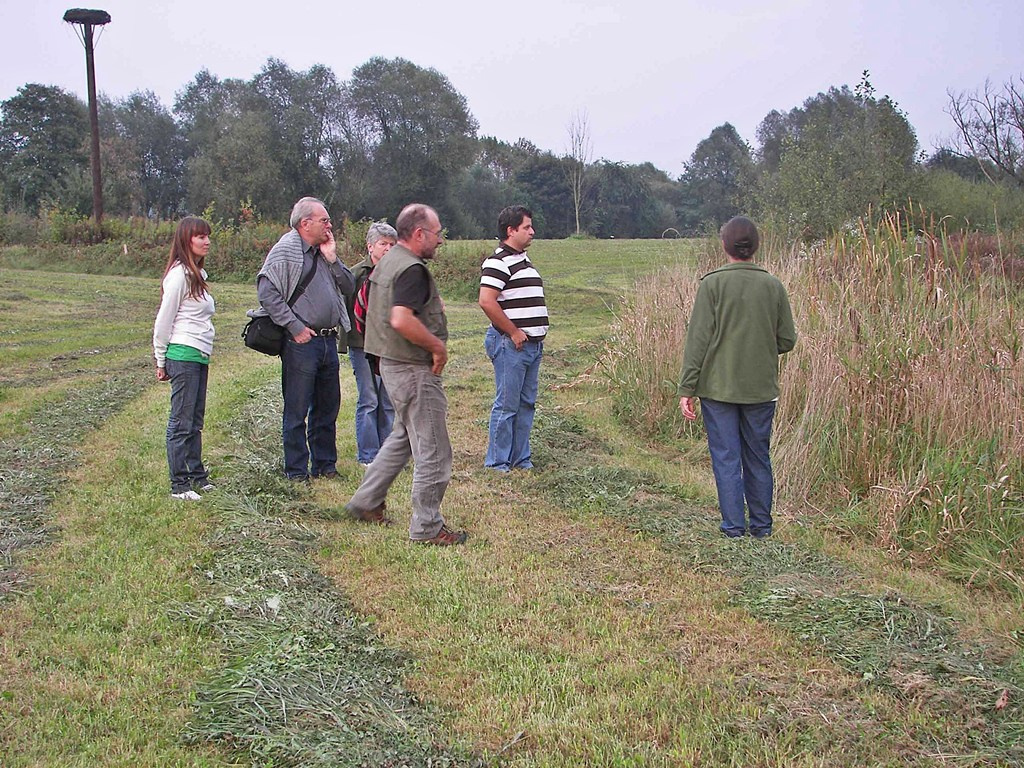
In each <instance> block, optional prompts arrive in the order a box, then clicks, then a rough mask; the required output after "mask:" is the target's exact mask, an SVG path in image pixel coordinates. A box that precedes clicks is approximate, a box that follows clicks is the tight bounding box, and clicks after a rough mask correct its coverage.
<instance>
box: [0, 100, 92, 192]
mask: <svg viewBox="0 0 1024 768" xmlns="http://www.w3.org/2000/svg"><path fill="white" fill-rule="evenodd" d="M88 141H89V117H88V113H87V110H86V107H85V104H83V103H82V102H81V101H79V99H78V98H77V97H75V96H73V95H72V94H70V93H67V92H66V91H63V90H61V89H60V88H57V87H56V86H50V85H39V84H38V83H29V84H27V85H23V86H22V87H21V88H19V89H18V94H17V95H16V96H12V97H11V98H9V99H7V100H6V101H4V102H3V103H0V188H2V190H3V197H4V205H5V207H8V208H9V207H17V208H21V209H24V210H28V211H31V212H35V211H37V210H38V209H39V206H40V205H41V204H42V203H44V202H61V189H62V186H64V185H66V184H67V182H68V177H70V176H74V175H75V174H76V173H77V174H80V173H81V172H83V171H84V170H85V169H86V168H87V166H88V163H89V153H88Z"/></svg>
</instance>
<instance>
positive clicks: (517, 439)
mask: <svg viewBox="0 0 1024 768" xmlns="http://www.w3.org/2000/svg"><path fill="white" fill-rule="evenodd" d="M484 351H485V352H486V353H487V356H488V357H489V358H490V359H491V363H492V364H493V365H494V389H495V395H494V405H493V406H492V407H491V419H490V424H489V426H488V441H487V455H486V456H485V458H484V465H485V466H487V467H490V468H491V469H496V470H500V471H503V472H507V471H508V470H509V469H513V468H515V469H532V468H533V463H532V462H531V461H530V431H531V430H532V429H533V416H534V413H535V411H536V407H537V390H538V380H539V377H540V361H541V357H543V355H544V342H543V341H530V340H527V341H525V342H524V343H523V348H522V349H516V345H515V344H513V343H512V339H510V338H509V337H508V336H505V335H504V334H503V333H501V332H499V331H497V330H495V328H494V326H491V327H490V328H488V329H487V335H486V336H485V337H484Z"/></svg>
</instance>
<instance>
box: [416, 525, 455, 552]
mask: <svg viewBox="0 0 1024 768" xmlns="http://www.w3.org/2000/svg"><path fill="white" fill-rule="evenodd" d="M468 538H469V534H468V533H467V532H466V531H453V530H452V529H451V528H449V527H448V526H447V525H442V526H441V530H440V531H438V532H437V536H435V537H434V538H432V539H412V542H413V543H414V544H433V545H434V546H435V547H451V546H455V545H456V544H465V543H466V539H468Z"/></svg>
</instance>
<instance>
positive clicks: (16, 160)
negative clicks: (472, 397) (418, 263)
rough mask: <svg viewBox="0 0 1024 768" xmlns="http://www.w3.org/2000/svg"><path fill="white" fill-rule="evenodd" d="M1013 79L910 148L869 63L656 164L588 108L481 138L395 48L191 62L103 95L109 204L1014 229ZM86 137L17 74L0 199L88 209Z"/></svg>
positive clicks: (633, 224) (821, 228) (161, 214)
mask: <svg viewBox="0 0 1024 768" xmlns="http://www.w3.org/2000/svg"><path fill="white" fill-rule="evenodd" d="M1022 82H1024V81H1022ZM1020 86H1021V83H1015V82H1013V81H1011V82H1010V83H1008V84H1007V85H1006V86H1005V87H1004V88H1003V90H999V89H998V88H996V87H993V86H991V85H990V84H988V83H986V84H985V87H984V89H983V90H980V91H978V92H975V93H968V94H952V93H951V94H949V100H950V114H951V117H952V120H951V130H953V129H955V138H954V139H953V140H951V142H950V144H949V146H947V147H942V148H940V149H939V150H937V151H936V152H934V153H933V154H932V155H931V156H926V155H925V154H924V153H923V152H921V151H920V149H919V147H918V142H917V137H916V135H915V132H914V129H913V127H912V126H911V125H910V123H909V121H908V120H907V117H906V115H905V114H904V113H903V112H902V111H901V110H900V109H899V107H898V105H897V104H896V103H895V102H894V101H893V100H892V99H890V98H889V97H888V96H883V97H878V96H877V95H876V93H875V90H874V88H873V86H872V84H871V82H870V80H869V76H868V73H867V72H865V73H863V76H862V79H861V81H860V83H858V85H857V86H856V87H855V88H853V89H851V88H849V87H848V86H841V87H833V88H830V89H829V90H828V91H827V92H823V93H819V94H817V95H814V96H811V97H809V98H808V99H807V100H806V101H805V102H804V103H803V104H802V105H801V106H798V107H795V108H793V109H790V110H788V111H772V112H770V113H769V114H768V115H766V116H765V118H764V119H763V120H762V121H761V123H760V125H759V126H758V128H757V134H756V147H755V146H752V145H751V144H749V143H748V142H747V141H745V140H744V139H743V138H742V137H741V136H740V135H739V133H738V132H737V131H736V129H735V128H734V127H733V126H732V125H731V124H729V123H724V124H722V125H720V126H718V127H716V128H715V129H714V130H712V131H711V133H710V135H709V136H708V137H707V138H705V139H704V140H702V141H701V142H700V143H699V144H698V145H697V147H696V148H695V150H694V151H693V154H692V155H691V157H690V160H689V162H688V163H686V165H685V169H684V172H683V173H682V174H680V175H679V176H678V177H671V176H670V175H669V174H667V173H665V172H664V171H662V170H660V169H658V168H656V167H654V165H653V164H651V163H641V164H636V165H631V164H626V163H619V162H614V161H611V160H607V159H599V160H597V161H593V160H592V158H591V156H590V154H591V151H592V150H591V145H590V141H589V136H588V132H589V125H588V118H587V117H586V116H585V115H576V116H575V117H573V119H572V122H571V123H570V124H569V125H568V126H567V136H568V139H569V141H570V144H571V146H572V149H571V151H569V152H567V153H566V154H565V155H562V156H559V155H556V154H554V153H552V152H549V151H544V150H541V149H539V148H538V147H537V146H536V145H534V144H533V143H532V142H530V141H529V140H528V139H526V138H520V139H519V140H518V141H516V142H513V143H509V142H505V141H501V140H498V139H496V138H494V137H489V136H480V135H478V133H477V129H478V124H477V122H476V120H475V119H474V118H473V115H472V113H471V112H470V109H469V105H468V104H467V102H466V99H465V98H464V97H463V96H462V94H460V93H459V92H458V91H457V90H456V89H455V88H454V86H453V85H452V84H451V82H450V81H449V80H448V78H447V77H445V76H444V75H443V74H442V73H440V72H438V71H437V70H435V69H425V68H422V67H419V66H417V65H416V64H414V63H412V62H410V61H407V60H405V59H401V58H396V59H384V58H373V59H370V60H369V61H367V62H366V63H364V64H362V65H360V66H359V67H357V68H356V69H355V70H354V71H353V72H352V76H351V78H350V79H349V80H347V81H341V80H339V79H338V78H337V77H336V75H335V74H334V73H333V72H332V71H331V70H330V69H328V68H326V67H324V66H320V65H317V66H313V67H311V68H310V69H308V70H306V71H305V72H300V71H295V70H293V69H291V68H290V67H288V66H287V65H286V64H285V63H284V62H282V61H280V60H277V59H269V60H268V61H267V62H266V64H265V65H264V67H263V68H262V69H261V70H260V71H259V72H258V73H257V74H256V75H255V76H254V77H252V78H251V79H249V80H242V79H220V78H218V77H216V76H215V75H213V74H211V73H210V72H209V71H207V70H205V69H204V70H202V71H200V72H199V73H198V74H196V76H195V77H194V78H193V79H192V81H191V82H189V83H188V84H187V85H186V86H185V87H184V88H182V90H181V91H179V92H178V94H177V96H176V98H175V101H174V104H173V107H172V108H170V109H169V108H168V107H167V106H165V105H164V104H162V103H161V102H160V100H159V99H158V98H157V97H156V95H155V94H153V93H152V92H151V91H139V92H135V93H132V94H130V95H129V96H127V97H126V98H123V99H116V100H115V99H110V98H106V97H102V96H101V99H100V123H101V127H100V132H101V156H102V165H103V177H104V182H103V188H104V200H105V208H106V210H107V212H108V213H110V214H115V215H122V216H146V217H153V218H174V217H177V216H180V215H182V214H184V213H186V212H192V213H201V212H205V213H206V214H207V215H211V216H214V217H215V218H217V219H218V220H221V221H224V222H228V223H230V222H237V221H239V220H240V219H242V220H245V219H246V218H251V217H253V216H260V215H265V216H267V217H268V218H271V219H280V218H281V217H282V216H283V215H284V214H285V212H286V211H287V210H288V209H289V207H290V205H291V203H292V202H293V201H294V200H295V199H297V198H298V197H300V196H302V195H304V194H310V193H312V194H316V195H318V196H320V197H322V198H323V199H324V200H325V201H326V202H327V203H328V205H329V207H330V209H331V211H332V212H334V213H335V214H336V215H338V214H342V213H343V214H345V215H347V216H348V217H349V218H351V219H353V220H356V219H362V218H365V217H372V218H384V217H389V216H390V217H393V216H394V215H395V213H396V212H397V211H398V210H399V209H400V208H401V207H402V205H404V204H405V203H407V202H409V201H410V200H422V201H424V202H428V203H430V204H431V205H433V206H434V207H436V208H437V209H438V210H439V212H440V213H441V215H442V219H443V220H444V221H445V223H446V225H447V226H448V230H449V234H450V235H451V236H453V237H470V238H479V237H491V236H493V235H494V234H495V233H494V232H493V230H494V226H495V225H494V218H495V215H496V211H498V210H500V209H501V208H502V207H503V206H505V205H507V204H509V203H510V202H513V201H515V202H523V203H525V204H527V205H529V206H530V207H531V208H532V209H533V210H534V213H535V221H536V223H537V225H538V230H539V231H540V232H542V233H543V235H544V236H545V237H554V238H559V237H566V236H568V235H571V234H574V233H578V232H579V233H586V234H589V235H592V236H596V237H618V238H632V237H660V236H662V235H663V234H665V233H680V234H693V233H700V232H703V231H706V230H707V229H709V228H711V227H713V226H715V225H716V224H718V223H720V222H722V221H725V220H727V219H728V218H730V217H731V216H733V215H735V214H736V213H739V212H746V213H752V214H753V215H755V216H757V217H758V218H760V219H761V220H763V221H764V222H765V224H766V225H769V226H772V227H774V228H776V229H778V230H781V231H783V232H785V233H788V234H791V235H797V236H802V237H805V238H810V237H820V236H822V235H824V234H825V233H827V232H828V231H830V230H834V229H836V228H838V227H842V226H843V225H844V224H846V223H847V222H849V221H850V220H851V219H855V218H857V217H859V216H862V215H864V214H865V213H866V212H869V211H873V212H875V213H877V214H881V213H882V212H884V211H891V210H893V209H901V208H905V207H907V206H910V205H912V204H913V203H917V204H918V205H919V206H920V207H921V208H923V209H926V210H927V211H928V212H929V213H931V214H933V215H935V216H936V217H943V216H947V217H952V218H954V219H957V220H961V219H962V220H963V223H965V224H966V225H967V226H970V227H973V228H991V227H992V226H994V225H995V222H996V221H997V220H998V221H999V222H1000V223H1001V224H1004V225H1005V224H1010V225H1015V224H1017V223H1024V195H1022V191H1021V189H1022V185H1024V171H1022V159H1021V153H1022V141H1021V140H1022V137H1024V122H1022V121H1021V119H1020V115H1021V114H1024V109H1022V106H1024V102H1022V98H1021V93H1022V88H1021V87H1020ZM1015 120H1016V122H1015ZM88 135H89V125H88V118H87V110H86V107H85V105H84V104H83V103H82V102H81V101H80V100H79V99H78V98H77V97H76V96H74V95H72V94H70V93H68V92H66V91H64V90H62V89H60V88H57V87H55V86H47V85H41V84H36V83H30V84H27V85H25V86H23V87H21V88H20V89H19V90H18V93H17V95H15V96H13V97H11V98H9V99H7V100H6V101H4V102H2V103H0V204H2V206H3V208H4V210H5V211H22V212H26V213H28V214H33V215H34V214H37V213H39V212H40V211H41V210H47V209H49V210H52V209H59V210H61V211H65V212H72V213H77V214H80V215H88V213H89V212H90V211H91V196H90V195H91V192H90V190H91V187H90V183H91V182H90V176H89V158H88V143H87V142H88Z"/></svg>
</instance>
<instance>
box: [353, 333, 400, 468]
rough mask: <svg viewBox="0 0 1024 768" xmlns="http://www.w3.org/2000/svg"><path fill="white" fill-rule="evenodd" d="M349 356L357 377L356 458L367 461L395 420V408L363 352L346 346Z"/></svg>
mask: <svg viewBox="0 0 1024 768" xmlns="http://www.w3.org/2000/svg"><path fill="white" fill-rule="evenodd" d="M348 359H349V361H350V362H351V363H352V374H353V375H354V376H355V378H356V391H357V392H358V399H357V400H356V461H358V462H359V463H360V464H369V463H370V462H372V461H373V460H374V459H375V458H376V457H377V451H379V450H380V447H381V446H382V445H384V441H385V440H387V437H388V435H390V434H391V428H392V425H393V424H394V420H395V409H394V407H392V405H391V398H389V397H388V391H387V390H386V389H385V388H384V381H383V379H381V377H380V376H377V375H375V374H374V372H373V371H372V370H370V363H369V361H368V360H367V359H366V352H365V350H363V349H362V348H360V347H349V350H348Z"/></svg>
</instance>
